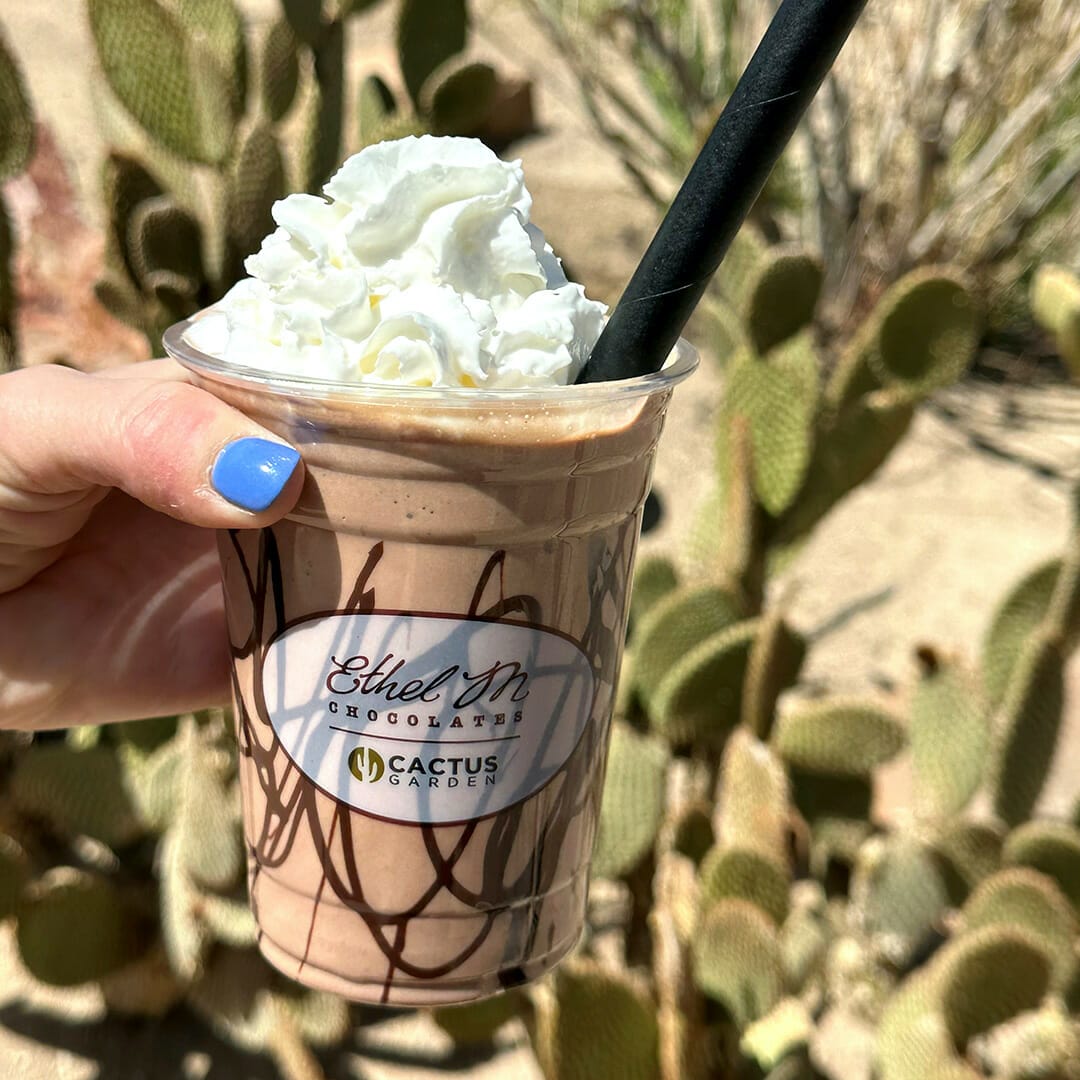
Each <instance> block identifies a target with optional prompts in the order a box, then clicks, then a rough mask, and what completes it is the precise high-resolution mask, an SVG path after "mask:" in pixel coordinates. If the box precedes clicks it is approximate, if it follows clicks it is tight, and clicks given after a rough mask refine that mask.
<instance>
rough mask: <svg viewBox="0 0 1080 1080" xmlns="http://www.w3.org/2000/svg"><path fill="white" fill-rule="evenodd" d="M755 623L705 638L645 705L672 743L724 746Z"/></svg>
mask: <svg viewBox="0 0 1080 1080" xmlns="http://www.w3.org/2000/svg"><path fill="white" fill-rule="evenodd" d="M758 625H759V624H758V622H757V620H755V619H748V620H745V621H743V622H740V623H735V624H734V625H733V626H729V627H728V628H727V629H725V630H721V631H719V632H718V633H715V634H713V635H712V636H710V637H707V638H706V639H705V640H704V641H702V642H701V644H700V645H697V646H695V647H694V648H692V649H691V650H690V651H689V652H688V653H687V654H686V655H685V656H683V657H682V658H681V659H680V660H678V661H677V662H676V663H675V664H674V665H673V666H672V668H671V669H670V670H669V671H668V672H667V674H666V675H664V676H663V678H662V679H661V680H660V682H659V684H658V685H657V687H656V692H655V695H654V696H653V698H652V700H651V701H649V702H647V703H646V706H647V709H648V712H649V718H650V720H651V721H652V725H653V728H654V729H655V730H656V731H657V732H659V733H660V734H662V735H663V736H664V737H665V738H666V739H667V740H668V741H669V742H671V743H672V744H673V745H675V746H680V745H684V744H687V743H694V744H697V745H699V746H712V747H714V748H717V749H719V748H720V747H721V746H723V743H724V740H725V739H726V737H727V735H728V733H729V732H730V731H731V729H732V728H733V727H734V726H735V725H736V724H737V723H738V721H739V703H740V697H741V694H742V683H743V678H744V676H745V673H746V663H747V660H748V658H749V655H750V647H751V645H752V644H753V642H754V638H755V636H756V635H757V631H758ZM653 659H655V658H653ZM638 660H639V663H640V660H641V655H640V654H639V655H638ZM650 662H652V661H650ZM639 678H640V673H639Z"/></svg>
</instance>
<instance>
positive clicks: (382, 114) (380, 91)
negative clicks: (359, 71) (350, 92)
mask: <svg viewBox="0 0 1080 1080" xmlns="http://www.w3.org/2000/svg"><path fill="white" fill-rule="evenodd" d="M395 112H397V102H396V100H395V99H394V94H393V91H392V90H391V89H390V87H389V86H387V85H386V83H385V82H384V81H383V80H382V79H380V78H379V76H378V75H368V76H367V77H366V78H365V79H364V80H363V82H361V83H360V90H359V92H358V93H357V98H356V118H357V124H358V126H359V129H360V144H361V146H370V145H371V144H372V143H375V142H378V141H379V138H380V132H382V131H383V130H385V128H386V124H387V121H388V120H389V119H390V118H391V117H392V116H393V115H394V113H395Z"/></svg>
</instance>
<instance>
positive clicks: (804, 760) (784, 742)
mask: <svg viewBox="0 0 1080 1080" xmlns="http://www.w3.org/2000/svg"><path fill="white" fill-rule="evenodd" d="M772 741H773V745H774V746H775V748H776V751H777V753H778V754H779V755H780V756H781V757H782V758H783V759H784V760H785V761H787V762H788V763H789V764H790V765H794V766H795V767H797V768H799V769H802V770H804V771H806V772H814V773H819V774H823V775H825V776H868V775H869V774H870V773H871V772H872V771H873V770H874V769H875V768H876V767H877V766H878V765H881V764H883V763H884V762H886V761H888V760H889V759H890V758H892V757H894V756H895V755H896V754H898V753H899V752H900V751H901V750H902V749H903V747H904V743H905V741H906V733H905V730H904V725H903V723H902V722H901V721H900V720H899V718H897V717H896V716H894V715H893V714H892V713H889V712H887V711H886V710H885V709H883V708H881V706H879V705H876V704H875V703H874V702H871V701H857V700H850V701H849V700H843V699H839V700H830V701H825V702H806V703H803V704H801V705H799V706H798V707H796V708H793V709H791V710H790V711H789V712H787V713H785V714H784V715H782V716H781V717H780V719H779V722H778V723H777V727H776V732H775V733H774V736H773V740H772Z"/></svg>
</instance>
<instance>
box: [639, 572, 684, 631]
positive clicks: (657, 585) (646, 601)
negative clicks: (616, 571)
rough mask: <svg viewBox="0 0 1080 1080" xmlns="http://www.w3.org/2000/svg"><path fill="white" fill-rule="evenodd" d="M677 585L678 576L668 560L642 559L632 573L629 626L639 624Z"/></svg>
mask: <svg viewBox="0 0 1080 1080" xmlns="http://www.w3.org/2000/svg"><path fill="white" fill-rule="evenodd" d="M678 584H679V579H678V575H677V574H676V573H675V567H674V566H673V565H672V563H671V560H670V559H665V558H662V557H660V556H656V555H654V556H653V557H652V558H650V559H642V560H641V562H640V563H638V566H637V569H636V570H635V571H634V587H633V589H632V590H631V592H630V622H631V625H636V624H637V623H639V622H640V621H641V620H642V619H643V618H644V617H645V613H646V612H647V611H649V609H650V608H652V607H653V606H654V605H655V604H656V602H657V601H658V600H660V599H661V598H662V597H664V596H667V594H668V593H669V592H672V591H673V590H674V589H675V587H676V586H677V585H678Z"/></svg>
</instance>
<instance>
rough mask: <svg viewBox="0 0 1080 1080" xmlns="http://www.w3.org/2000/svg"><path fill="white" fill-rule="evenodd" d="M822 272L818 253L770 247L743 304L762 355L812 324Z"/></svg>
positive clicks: (754, 341)
mask: <svg viewBox="0 0 1080 1080" xmlns="http://www.w3.org/2000/svg"><path fill="white" fill-rule="evenodd" d="M822 273H823V271H822V264H821V260H820V259H819V258H818V257H817V256H816V255H811V254H809V253H808V252H806V251H803V250H801V249H799V248H796V247H792V246H786V247H774V248H770V249H769V250H768V252H767V253H766V255H765V256H764V258H763V259H762V260H761V262H760V263H759V264H758V266H757V269H756V273H755V274H754V281H753V286H752V288H751V290H750V292H749V294H748V295H747V296H746V297H745V299H744V301H743V304H742V307H741V314H742V316H743V318H744V320H745V322H746V329H747V333H748V334H749V336H750V340H751V342H752V343H753V346H754V348H755V349H756V350H757V352H758V354H759V355H761V356H764V355H765V354H766V353H767V352H769V350H770V349H774V348H776V346H778V345H780V343H781V342H784V341H786V340H787V339H788V338H790V337H792V336H793V335H795V334H797V333H799V331H800V330H802V329H803V328H804V327H807V326H809V325H810V323H811V322H812V321H813V318H814V310H815V309H816V307H817V302H818V297H819V296H820V294H821V281H822Z"/></svg>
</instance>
